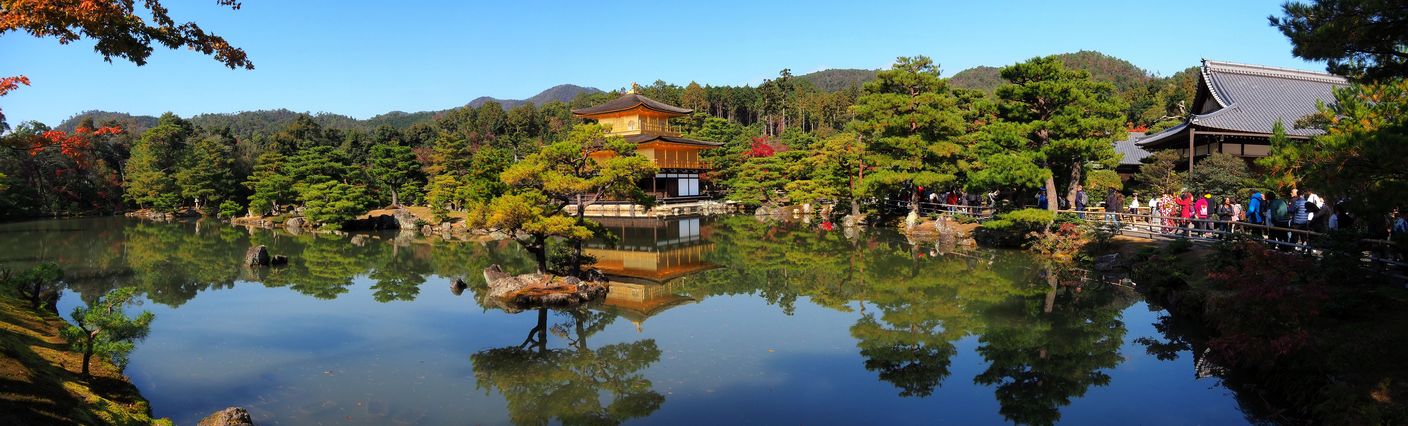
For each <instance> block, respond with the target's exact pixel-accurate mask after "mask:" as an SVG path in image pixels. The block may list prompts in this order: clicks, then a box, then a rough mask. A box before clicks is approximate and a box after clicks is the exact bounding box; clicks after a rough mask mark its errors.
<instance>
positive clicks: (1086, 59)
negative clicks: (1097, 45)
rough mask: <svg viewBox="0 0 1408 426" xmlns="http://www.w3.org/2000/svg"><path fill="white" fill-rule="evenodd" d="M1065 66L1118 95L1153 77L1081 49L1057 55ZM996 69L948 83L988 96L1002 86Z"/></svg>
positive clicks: (980, 69) (963, 74)
mask: <svg viewBox="0 0 1408 426" xmlns="http://www.w3.org/2000/svg"><path fill="white" fill-rule="evenodd" d="M1056 57H1057V58H1058V59H1060V60H1061V62H1063V63H1065V64H1066V66H1067V67H1070V68H1075V69H1079V70H1085V71H1086V72H1089V73H1090V76H1091V77H1092V78H1094V79H1095V80H1098V81H1107V82H1110V83H1113V84H1114V85H1115V90H1117V91H1119V92H1120V93H1125V94H1128V93H1131V92H1133V91H1136V90H1142V89H1144V88H1145V87H1147V85H1148V84H1149V81H1150V80H1153V79H1154V76H1153V75H1151V74H1149V72H1148V71H1145V70H1144V69H1143V68H1139V67H1137V66H1134V64H1132V63H1130V62H1129V61H1126V60H1124V59H1120V58H1116V57H1113V56H1110V55H1106V54H1104V53H1100V52H1094V51H1089V50H1082V51H1079V52H1075V53H1062V54H1058V55H1056ZM998 71H999V68H998V67H990V66H979V67H973V68H969V69H966V70H963V71H959V72H958V74H954V75H953V77H952V78H950V79H949V84H952V85H953V86H954V87H958V88H963V89H977V90H982V91H985V92H989V93H991V92H992V91H993V90H996V89H997V86H999V85H1001V84H1002V83H1004V81H1003V80H1002V77H1001V76H999V75H998Z"/></svg>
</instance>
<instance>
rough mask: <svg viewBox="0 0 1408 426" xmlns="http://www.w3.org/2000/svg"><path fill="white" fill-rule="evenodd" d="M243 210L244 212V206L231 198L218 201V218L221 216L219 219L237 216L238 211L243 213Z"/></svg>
mask: <svg viewBox="0 0 1408 426" xmlns="http://www.w3.org/2000/svg"><path fill="white" fill-rule="evenodd" d="M243 212H244V206H241V205H240V203H236V202H234V201H232V200H225V201H224V202H221V203H220V218H221V219H229V218H233V217H235V216H239V215H240V213H243Z"/></svg>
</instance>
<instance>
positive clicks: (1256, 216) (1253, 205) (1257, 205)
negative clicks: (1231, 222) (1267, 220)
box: [1247, 191, 1262, 225]
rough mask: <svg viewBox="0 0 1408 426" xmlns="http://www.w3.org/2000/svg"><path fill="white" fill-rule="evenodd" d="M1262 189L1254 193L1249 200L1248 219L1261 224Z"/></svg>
mask: <svg viewBox="0 0 1408 426" xmlns="http://www.w3.org/2000/svg"><path fill="white" fill-rule="evenodd" d="M1261 197H1262V195H1261V191H1257V192H1254V193H1252V199H1251V200H1249V201H1247V221H1248V222H1251V223H1254V224H1257V225H1260V224H1261Z"/></svg>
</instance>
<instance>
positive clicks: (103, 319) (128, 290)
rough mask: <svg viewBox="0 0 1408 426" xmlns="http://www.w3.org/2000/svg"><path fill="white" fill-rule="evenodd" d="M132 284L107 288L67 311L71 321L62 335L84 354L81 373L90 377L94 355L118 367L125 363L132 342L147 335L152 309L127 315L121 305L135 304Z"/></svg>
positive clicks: (122, 366) (135, 297)
mask: <svg viewBox="0 0 1408 426" xmlns="http://www.w3.org/2000/svg"><path fill="white" fill-rule="evenodd" d="M138 303H139V301H138V300H137V291H136V288H134V287H124V288H119V289H116V290H112V291H110V292H108V293H107V294H106V295H103V296H102V297H100V298H98V300H97V301H94V302H93V304H92V305H90V306H88V307H83V306H78V307H75V308H73V312H72V313H71V314H70V315H69V316H70V317H71V318H73V324H71V325H68V326H67V327H64V329H63V331H62V333H61V334H62V335H63V337H64V339H65V340H68V343H69V345H70V346H72V347H73V349H74V350H75V351H78V352H80V353H82V354H83V377H85V378H86V377H89V373H88V371H89V367H88V365H89V364H90V363H91V360H92V359H93V356H94V355H97V356H98V357H100V358H103V359H106V360H108V361H111V362H112V363H113V364H115V365H117V367H118V369H121V368H124V367H126V366H127V355H128V354H129V353H131V352H132V349H135V348H136V345H134V344H133V342H136V341H138V340H142V339H144V338H146V337H147V332H148V331H150V330H151V323H152V319H154V318H155V315H153V314H152V313H151V312H142V313H141V314H140V315H137V317H136V318H128V317H127V314H126V313H125V312H124V309H125V308H126V307H128V306H131V305H136V304H138Z"/></svg>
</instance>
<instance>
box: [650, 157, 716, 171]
mask: <svg viewBox="0 0 1408 426" xmlns="http://www.w3.org/2000/svg"><path fill="white" fill-rule="evenodd" d="M655 167H659V168H662V169H704V168H708V165H706V164H704V162H703V161H699V160H666V159H663V158H660V157H659V156H656V157H655Z"/></svg>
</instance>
